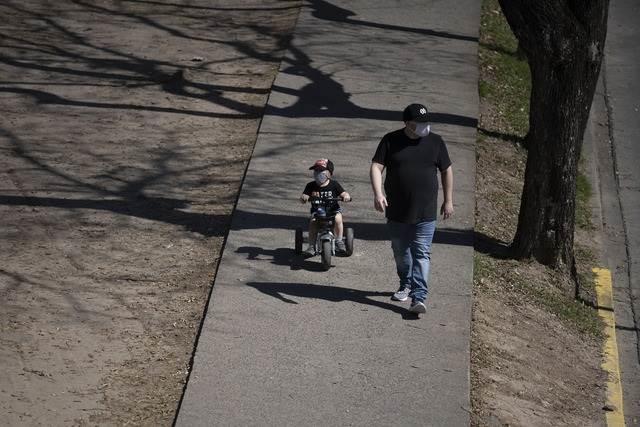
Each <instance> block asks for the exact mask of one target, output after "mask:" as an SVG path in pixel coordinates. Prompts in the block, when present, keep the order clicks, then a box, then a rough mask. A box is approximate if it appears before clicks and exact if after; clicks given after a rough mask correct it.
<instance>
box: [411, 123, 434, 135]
mask: <svg viewBox="0 0 640 427" xmlns="http://www.w3.org/2000/svg"><path fill="white" fill-rule="evenodd" d="M415 125H416V127H415V129H413V131H412V132H413V133H414V134H416V135H418V136H419V137H423V136H427V135H429V131H430V130H431V126H429V125H428V124H427V123H416V124H415Z"/></svg>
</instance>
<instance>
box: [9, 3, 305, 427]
mask: <svg viewBox="0 0 640 427" xmlns="http://www.w3.org/2000/svg"><path fill="white" fill-rule="evenodd" d="M299 6H300V4H299V2H298V1H278V0H266V1H257V0H255V1H251V0H234V1H231V0H227V1H224V0H220V1H204V0H202V1H188V0H186V1H181V2H178V1H171V0H113V1H100V2H94V1H83V0H64V1H46V0H20V1H17V0H15V1H13V0H8V1H3V2H2V3H1V4H0V14H1V15H2V17H3V19H2V21H0V44H1V48H0V217H1V218H2V227H0V233H1V235H0V254H1V256H2V264H1V265H0V304H1V309H0V328H1V329H0V340H1V341H0V413H2V414H3V417H2V423H3V425H10V426H14V425H95V424H100V425H153V426H157V425H170V424H171V422H172V420H173V417H174V414H175V411H176V409H177V405H178V403H179V399H180V397H181V394H182V388H183V384H184V381H185V379H186V376H187V374H188V372H187V371H188V367H189V362H190V358H191V354H192V350H193V345H194V341H195V338H196V334H197V331H198V327H199V324H200V320H201V317H202V314H203V310H204V307H205V304H206V302H207V297H208V294H209V290H210V287H211V283H212V280H213V277H214V275H215V270H216V265H217V260H218V259H219V256H220V249H221V247H222V244H223V239H224V236H225V234H226V230H227V226H228V223H229V214H230V212H231V211H232V209H233V205H234V203H235V200H236V196H237V192H238V189H239V186H240V183H241V180H242V177H243V175H244V171H245V168H246V165H247V162H248V159H249V158H250V154H251V151H252V149H253V145H254V142H255V138H256V131H257V128H258V125H259V120H260V117H261V112H262V109H263V107H264V105H265V103H266V99H267V96H268V91H269V88H270V86H271V83H272V81H273V78H274V76H275V73H276V72H277V67H278V65H279V60H280V57H281V55H282V53H283V47H285V46H286V43H287V39H288V34H290V32H291V30H292V28H293V26H294V24H295V20H296V17H297V14H298V10H299Z"/></svg>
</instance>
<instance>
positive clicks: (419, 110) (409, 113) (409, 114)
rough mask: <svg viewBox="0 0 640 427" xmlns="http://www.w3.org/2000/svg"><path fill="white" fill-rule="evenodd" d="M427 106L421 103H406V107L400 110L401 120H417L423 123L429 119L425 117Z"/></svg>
mask: <svg viewBox="0 0 640 427" xmlns="http://www.w3.org/2000/svg"><path fill="white" fill-rule="evenodd" d="M428 113H429V112H428V111H427V107H425V106H424V105H422V104H411V105H408V106H407V108H405V109H404V111H403V112H402V120H403V121H405V122H419V123H425V122H428V121H429V120H428V119H427V115H428Z"/></svg>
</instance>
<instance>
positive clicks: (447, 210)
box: [440, 202, 453, 219]
mask: <svg viewBox="0 0 640 427" xmlns="http://www.w3.org/2000/svg"><path fill="white" fill-rule="evenodd" d="M440 215H442V216H443V217H444V219H449V218H450V217H451V215H453V203H452V202H444V203H443V204H442V207H441V208H440Z"/></svg>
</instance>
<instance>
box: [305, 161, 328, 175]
mask: <svg viewBox="0 0 640 427" xmlns="http://www.w3.org/2000/svg"><path fill="white" fill-rule="evenodd" d="M309 170H315V171H324V170H327V171H329V172H331V175H333V162H332V161H331V160H329V159H318V160H316V162H315V163H314V164H313V166H311V167H310V168H309Z"/></svg>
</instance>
